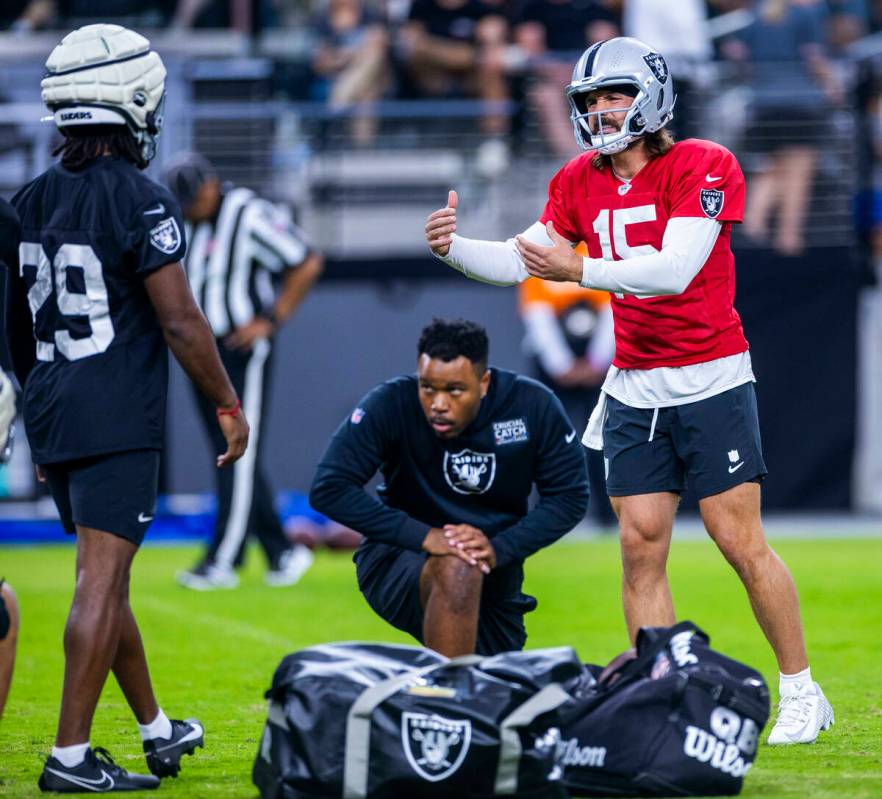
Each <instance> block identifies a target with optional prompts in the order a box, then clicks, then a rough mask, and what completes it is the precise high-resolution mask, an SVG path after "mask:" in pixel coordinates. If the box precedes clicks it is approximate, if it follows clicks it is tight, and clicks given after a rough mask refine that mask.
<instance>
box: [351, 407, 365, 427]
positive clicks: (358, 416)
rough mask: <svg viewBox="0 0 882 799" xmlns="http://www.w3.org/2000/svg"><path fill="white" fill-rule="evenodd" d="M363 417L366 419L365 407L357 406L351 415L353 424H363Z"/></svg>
mask: <svg viewBox="0 0 882 799" xmlns="http://www.w3.org/2000/svg"><path fill="white" fill-rule="evenodd" d="M362 419H364V408H356V409H355V410H354V411H353V412H352V415H351V416H350V417H349V421H350V422H352V424H361V420H362Z"/></svg>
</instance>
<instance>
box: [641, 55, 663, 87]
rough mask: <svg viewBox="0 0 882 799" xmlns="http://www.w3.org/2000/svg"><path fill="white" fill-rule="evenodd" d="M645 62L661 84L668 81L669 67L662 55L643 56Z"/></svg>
mask: <svg viewBox="0 0 882 799" xmlns="http://www.w3.org/2000/svg"><path fill="white" fill-rule="evenodd" d="M643 60H644V61H645V62H646V66H648V67H649V69H650V71H651V72H652V74H653V75H655V79H656V80H657V81H658V82H659V83H664V82H665V81H666V80H667V79H668V65H667V63H666V62H665V59H664V57H663V56H662V55H661V53H654V52H653V53H648V54H647V55H645V56H643Z"/></svg>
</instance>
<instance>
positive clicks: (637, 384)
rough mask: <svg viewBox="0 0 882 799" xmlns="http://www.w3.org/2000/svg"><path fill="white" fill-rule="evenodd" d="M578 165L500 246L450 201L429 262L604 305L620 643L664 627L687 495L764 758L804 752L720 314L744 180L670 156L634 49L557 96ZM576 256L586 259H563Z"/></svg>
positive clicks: (692, 147)
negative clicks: (744, 656)
mask: <svg viewBox="0 0 882 799" xmlns="http://www.w3.org/2000/svg"><path fill="white" fill-rule="evenodd" d="M566 94H567V97H568V98H569V101H570V106H571V111H572V114H571V116H572V120H573V126H574V129H575V134H576V140H577V142H578V143H579V145H580V146H581V147H582V148H583V149H584V150H586V151H587V152H586V153H583V154H582V155H580V156H578V157H577V158H575V159H573V160H572V161H570V162H569V163H567V164H565V165H564V167H563V168H562V169H561V170H560V171H559V172H558V173H557V175H555V177H554V178H553V179H552V181H551V183H550V185H549V189H548V202H547V204H546V206H545V210H544V211H543V213H542V215H541V217H540V219H539V221H538V222H536V223H535V224H533V225H532V226H531V227H529V228H528V229H527V230H525V231H524V232H523V233H522V234H521V235H519V236H516V237H515V238H512V239H509V240H508V241H506V242H489V241H477V240H474V239H467V238H464V237H462V236H459V235H457V234H455V232H454V231H455V230H456V211H457V196H456V192H450V195H449V197H448V202H447V206H446V207H445V208H441V209H439V210H437V211H435V212H434V213H432V214H431V215H430V216H429V218H428V220H427V222H426V240H427V241H428V243H429V247H430V248H431V249H432V251H433V252H434V253H435V255H436V256H438V257H439V258H441V259H442V260H444V261H445V262H446V263H448V264H449V265H450V266H452V267H453V268H454V269H457V270H459V271H461V272H462V273H463V274H465V275H466V276H467V277H471V278H473V279H475V280H480V281H484V282H489V283H494V284H497V285H511V284H514V283H518V282H520V281H522V280H524V279H526V278H527V277H529V276H530V275H533V276H535V277H540V278H543V279H545V280H556V281H573V282H577V283H580V284H581V285H582V286H584V287H586V288H591V289H602V290H605V291H609V292H611V293H612V294H613V299H612V307H613V314H614V317H615V337H616V356H615V360H614V361H613V368H612V369H610V372H609V375H608V377H607V379H606V381H605V383H604V385H603V393H602V395H601V400H600V402H599V403H598V406H597V407H596V408H595V410H594V413H593V414H592V415H591V419H590V420H589V423H588V429H587V430H586V431H585V436H584V438H583V442H584V443H585V444H586V446H589V447H594V448H598V449H599V448H601V447H602V449H603V454H604V458H605V462H606V466H607V492H608V493H609V495H610V498H611V501H612V504H613V508H614V509H615V511H616V514H617V515H618V517H619V527H620V535H621V543H622V560H623V572H624V574H623V580H622V595H623V604H624V609H625V617H626V620H627V624H628V630H629V633H630V635H631V637H632V639H633V637H634V636H635V635H636V633H637V630H638V629H639V628H640V627H641V626H656V625H670V624H673V623H674V621H675V620H676V616H675V614H674V605H673V600H672V598H671V591H670V586H669V584H668V578H667V573H666V563H667V557H668V550H669V546H670V540H671V532H672V529H673V523H674V516H675V514H676V510H677V505H678V502H679V496H680V493H681V492H682V490H683V488H684V487H685V485H686V483H687V482H688V483H689V485H690V486H691V487H692V488H693V490H694V491H695V492H696V494H697V496H698V497H699V506H700V510H701V515H702V519H703V521H704V525H705V527H706V529H707V531H708V533H709V535H710V536H711V538H713V540H714V541H715V543H716V544H717V546H718V547H719V549H720V551H721V552H722V553H723V555H724V557H725V558H726V560H728V561H729V563H731V564H732V566H733V567H734V568H735V570H736V572H737V573H738V575H739V577H740V578H741V580H742V582H743V583H744V586H745V588H746V589H747V593H748V596H749V598H750V602H751V606H752V607H753V610H754V613H755V615H756V618H757V621H758V622H759V624H760V627H761V628H762V630H763V632H764V633H765V635H766V637H767V639H768V640H769V643H770V644H771V646H772V648H773V650H774V652H775V656H776V658H777V660H778V665H779V668H780V671H781V679H780V688H781V703H780V705H779V713H778V719H777V722H776V724H775V727H774V729H773V730H772V732H771V734H770V736H769V743H773V744H787V743H808V742H811V741H814V740H815V739H816V738H817V736H818V733H819V731H820V730H823V729H827V728H828V727H829V726H830V725H831V724H832V723H833V710H832V708H831V706H830V704H829V702H828V701H827V700H826V698H825V697H824V694H823V693H822V692H821V689H820V687H819V686H818V684H817V683H816V682H814V681H813V680H812V677H811V672H810V670H809V665H808V658H807V655H806V648H805V641H804V638H803V632H802V623H801V620H800V610H799V599H798V597H797V592H796V586H795V585H794V582H793V578H792V577H791V575H790V572H789V571H788V570H787V567H786V566H785V565H784V563H783V562H782V561H781V559H780V558H779V557H778V556H777V555H776V554H775V553H774V552H773V551H772V549H771V548H770V547H769V545H768V543H767V542H766V539H765V535H764V533H763V528H762V522H761V519H760V484H761V482H762V480H763V478H764V476H765V475H766V467H765V464H764V463H763V457H762V448H761V444H760V434H759V423H758V418H757V408H756V396H755V393H754V387H753V382H754V376H753V371H752V368H751V362H750V353H749V351H748V345H747V340H746V339H745V338H744V332H743V330H742V327H741V320H740V318H739V317H738V314H737V312H736V311H735V308H734V306H733V301H734V297H735V262H734V258H733V255H732V251H731V249H730V236H731V230H732V224H733V223H738V222H741V220H742V216H743V213H744V176H743V175H742V173H741V169H740V168H739V166H738V162H737V161H736V159H735V157H734V156H733V155H732V153H730V152H729V151H728V150H726V148H724V147H721V146H720V145H718V144H714V143H713V142H709V141H702V140H698V139H688V140H686V141H682V142H679V143H675V142H674V140H673V139H672V137H671V136H670V134H669V133H668V132H667V131H666V130H665V125H667V123H668V122H670V120H671V119H672V118H673V108H674V103H675V94H674V86H673V81H672V79H671V75H670V72H669V70H668V67H667V64H666V62H665V60H664V58H663V57H662V56H661V54H659V53H657V52H655V51H653V50H652V48H650V47H648V46H647V45H645V44H643V43H642V42H640V41H637V40H636V39H631V38H624V37H622V38H616V39H609V40H607V41H605V42H600V43H598V44H595V45H593V46H592V47H590V48H589V49H588V50H586V51H585V53H584V54H583V55H582V57H581V58H580V59H579V61H578V63H577V64H576V66H575V69H574V70H573V79H572V82H571V83H570V84H569V85H568V86H567V87H566ZM581 241H584V242H585V243H586V245H587V247H588V256H587V257H583V256H580V255H578V254H577V253H575V252H574V251H573V247H574V246H575V245H576V244H578V243H579V242H581Z"/></svg>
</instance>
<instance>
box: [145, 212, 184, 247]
mask: <svg viewBox="0 0 882 799" xmlns="http://www.w3.org/2000/svg"><path fill="white" fill-rule="evenodd" d="M150 243H151V244H152V245H153V246H154V247H156V249H157V250H159V251H160V252H164V253H165V254H166V255H171V254H172V253H173V252H174V251H175V250H177V249H178V247H180V246H181V231H180V230H179V229H178V223H177V221H176V220H175V218H174V217H173V216H170V217H169V218H168V219H163V220H162V222H160V223H159V224H158V225H157V226H156V227H155V228H153V229H152V230H151V231H150Z"/></svg>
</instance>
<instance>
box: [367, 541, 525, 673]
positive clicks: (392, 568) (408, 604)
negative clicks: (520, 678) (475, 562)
mask: <svg viewBox="0 0 882 799" xmlns="http://www.w3.org/2000/svg"><path fill="white" fill-rule="evenodd" d="M428 557H429V555H428V553H426V552H411V551H410V550H407V549H402V548H401V547H394V546H389V545H387V544H381V543H377V542H374V541H365V542H363V543H362V544H361V546H360V547H359V548H358V550H357V551H356V553H355V556H354V557H353V560H354V561H355V565H356V574H357V576H358V587H359V588H360V589H361V592H362V594H364V597H365V599H367V601H368V604H369V605H370V606H371V607H372V608H373V609H374V610H375V611H376V613H377V614H378V615H380V616H381V617H382V618H384V619H385V620H386V621H387V622H389V624H391V625H392V626H393V627H397V628H398V629H399V630H403V631H404V632H406V633H409V634H410V635H412V636H413V637H414V638H416V639H417V641H419V642H420V643H422V644H425V641H423V608H422V603H421V602H420V575H421V574H422V571H423V566H425V565H426V560H427V559H428ZM522 580H523V570H522V569H521V566H520V565H519V564H518V565H516V566H509V567H506V568H503V569H494V570H493V571H492V572H491V573H490V574H489V575H488V576H487V577H486V578H485V579H484V586H483V589H482V591H481V608H480V611H479V617H478V642H477V645H476V651H477V653H478V654H479V655H496V654H498V653H500V652H514V651H519V650H521V649H523V648H524V644H525V643H526V641H527V630H526V628H525V627H524V614H525V613H529V612H530V611H533V610H535V609H536V605H537V602H536V600H535V598H534V597H531V596H529V595H527V594H524V593H523V592H522V591H521V582H522Z"/></svg>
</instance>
